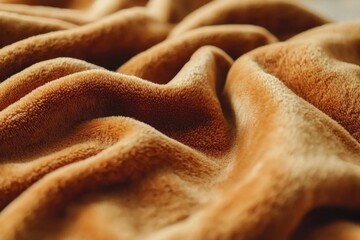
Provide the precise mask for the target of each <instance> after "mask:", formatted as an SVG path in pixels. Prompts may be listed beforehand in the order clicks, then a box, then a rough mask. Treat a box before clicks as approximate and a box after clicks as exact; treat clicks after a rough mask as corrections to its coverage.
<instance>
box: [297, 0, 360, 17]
mask: <svg viewBox="0 0 360 240" xmlns="http://www.w3.org/2000/svg"><path fill="white" fill-rule="evenodd" d="M295 1H296V2H299V3H301V4H303V5H306V6H307V7H309V8H311V9H313V10H314V11H316V12H317V13H319V14H322V15H323V16H324V17H327V18H329V19H330V20H333V21H347V20H355V19H358V20H360V0H295Z"/></svg>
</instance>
